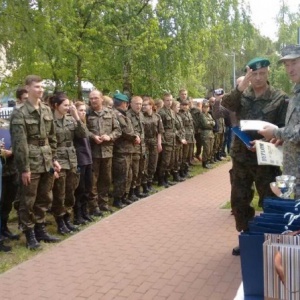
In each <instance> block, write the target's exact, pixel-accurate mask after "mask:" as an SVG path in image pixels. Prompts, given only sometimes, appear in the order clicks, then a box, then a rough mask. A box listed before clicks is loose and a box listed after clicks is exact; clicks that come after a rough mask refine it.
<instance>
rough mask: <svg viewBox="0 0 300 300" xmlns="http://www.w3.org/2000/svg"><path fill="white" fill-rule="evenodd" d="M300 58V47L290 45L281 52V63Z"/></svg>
mask: <svg viewBox="0 0 300 300" xmlns="http://www.w3.org/2000/svg"><path fill="white" fill-rule="evenodd" d="M298 57H300V45H288V46H286V47H284V48H283V49H282V50H281V58H280V60H279V62H283V61H285V60H288V59H296V58H298Z"/></svg>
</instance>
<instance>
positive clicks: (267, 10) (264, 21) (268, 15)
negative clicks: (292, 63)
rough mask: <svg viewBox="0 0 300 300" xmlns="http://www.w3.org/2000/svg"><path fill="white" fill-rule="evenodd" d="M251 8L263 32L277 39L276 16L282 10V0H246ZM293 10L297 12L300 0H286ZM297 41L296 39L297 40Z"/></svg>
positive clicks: (258, 26) (254, 19)
mask: <svg viewBox="0 0 300 300" xmlns="http://www.w3.org/2000/svg"><path fill="white" fill-rule="evenodd" d="M246 1H247V2H248V3H249V5H250V8H251V18H252V21H253V24H254V25H255V27H257V28H258V29H259V30H260V32H261V34H262V35H264V36H267V37H269V38H271V39H272V40H273V41H275V40H277V38H276V33H277V26H276V21H275V18H276V16H277V14H278V12H279V10H280V5H281V3H282V0H246ZM285 4H286V5H288V6H289V9H290V11H291V12H297V10H298V6H299V4H300V0H285ZM295 42H296V41H295Z"/></svg>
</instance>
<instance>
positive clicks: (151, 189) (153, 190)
mask: <svg viewBox="0 0 300 300" xmlns="http://www.w3.org/2000/svg"><path fill="white" fill-rule="evenodd" d="M147 187H148V190H149V192H150V193H156V192H157V190H155V189H154V188H153V186H152V181H148V182H147Z"/></svg>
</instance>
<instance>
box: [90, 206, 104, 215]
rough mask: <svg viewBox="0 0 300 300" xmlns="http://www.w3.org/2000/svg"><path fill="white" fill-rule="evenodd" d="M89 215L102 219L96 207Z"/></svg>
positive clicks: (101, 213) (100, 212)
mask: <svg viewBox="0 0 300 300" xmlns="http://www.w3.org/2000/svg"><path fill="white" fill-rule="evenodd" d="M91 215H92V216H94V217H103V212H102V211H101V210H100V208H99V207H96V208H95V209H94V210H93V211H92V212H91Z"/></svg>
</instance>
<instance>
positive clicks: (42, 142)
mask: <svg viewBox="0 0 300 300" xmlns="http://www.w3.org/2000/svg"><path fill="white" fill-rule="evenodd" d="M27 143H28V144H30V145H34V146H40V147H43V146H45V145H49V142H48V139H29V140H28V141H27Z"/></svg>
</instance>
